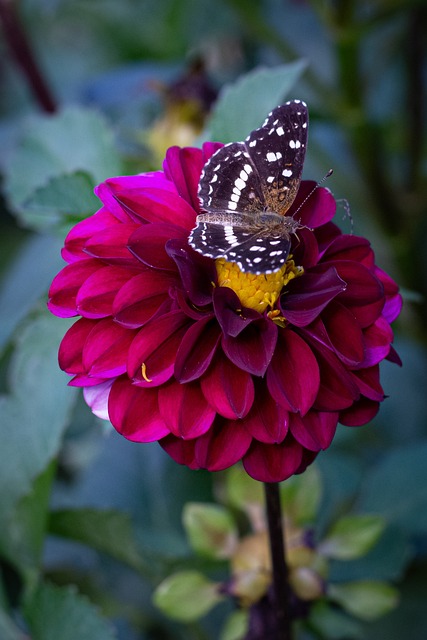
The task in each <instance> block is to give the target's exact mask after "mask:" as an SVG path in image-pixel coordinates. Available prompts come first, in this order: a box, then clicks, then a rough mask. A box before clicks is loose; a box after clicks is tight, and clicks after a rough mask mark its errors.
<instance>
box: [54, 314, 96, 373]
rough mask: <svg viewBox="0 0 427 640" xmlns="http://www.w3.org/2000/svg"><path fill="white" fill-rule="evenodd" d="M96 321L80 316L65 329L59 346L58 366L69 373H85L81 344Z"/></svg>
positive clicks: (82, 344)
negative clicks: (65, 331)
mask: <svg viewBox="0 0 427 640" xmlns="http://www.w3.org/2000/svg"><path fill="white" fill-rule="evenodd" d="M96 325H97V322H95V321H94V320H87V319H86V318H80V320H77V322H75V323H74V324H73V325H72V326H71V327H70V328H69V329H68V331H67V333H66V334H65V336H64V337H63V338H62V342H61V345H60V347H59V353H58V360H59V366H60V367H61V369H62V370H63V371H66V372H67V373H70V374H77V373H85V372H86V371H85V368H84V366H83V361H82V352H83V346H84V344H85V342H86V338H87V337H88V335H89V334H90V332H91V331H92V329H93V328H94V327H96Z"/></svg>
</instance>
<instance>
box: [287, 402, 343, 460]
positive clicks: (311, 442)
mask: <svg viewBox="0 0 427 640" xmlns="http://www.w3.org/2000/svg"><path fill="white" fill-rule="evenodd" d="M337 423H338V413H335V412H323V411H309V412H308V413H307V414H306V415H305V416H304V417H302V416H300V415H299V414H298V413H291V414H289V429H290V431H291V433H292V435H293V436H294V438H295V440H296V441H297V442H299V443H300V444H301V445H302V446H303V447H305V448H306V449H309V450H310V451H321V450H322V449H327V448H328V447H329V445H330V444H331V442H332V440H333V438H334V435H335V431H336V429H337Z"/></svg>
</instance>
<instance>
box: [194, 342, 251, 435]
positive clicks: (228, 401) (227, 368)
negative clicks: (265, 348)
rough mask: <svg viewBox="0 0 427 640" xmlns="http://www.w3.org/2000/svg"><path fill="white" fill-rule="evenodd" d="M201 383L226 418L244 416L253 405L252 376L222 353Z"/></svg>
mask: <svg viewBox="0 0 427 640" xmlns="http://www.w3.org/2000/svg"><path fill="white" fill-rule="evenodd" d="M201 385H202V391H203V393H204V396H205V398H206V399H207V400H208V402H209V403H210V404H211V406H212V407H214V409H215V411H217V413H219V414H220V415H221V416H223V417H224V418H230V420H235V419H236V418H243V417H245V416H246V414H247V413H248V411H249V410H250V408H251V406H252V403H253V400H254V384H253V381H252V377H251V376H250V375H249V373H247V372H246V371H242V369H239V368H238V367H236V366H235V365H234V364H233V363H232V362H230V361H229V360H228V359H227V358H225V357H224V356H223V355H221V354H218V357H217V358H216V359H215V361H214V363H213V364H212V366H211V367H210V368H209V370H208V372H207V373H206V374H205V375H204V376H203V378H202V380H201ZM245 425H246V421H245Z"/></svg>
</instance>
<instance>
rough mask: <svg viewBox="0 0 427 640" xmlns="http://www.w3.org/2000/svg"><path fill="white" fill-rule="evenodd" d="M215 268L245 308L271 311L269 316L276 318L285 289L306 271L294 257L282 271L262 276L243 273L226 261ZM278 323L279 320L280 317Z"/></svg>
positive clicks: (235, 265) (222, 261) (219, 262)
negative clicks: (279, 298)
mask: <svg viewBox="0 0 427 640" xmlns="http://www.w3.org/2000/svg"><path fill="white" fill-rule="evenodd" d="M215 265H216V271H217V274H218V285H219V286H220V287H229V288H230V289H233V291H234V292H235V293H236V294H237V295H238V297H239V300H240V302H241V303H242V305H243V306H244V307H250V308H251V309H255V310H256V311H259V312H260V313H263V312H264V311H265V310H267V309H270V311H269V315H271V317H272V319H274V318H276V316H278V315H279V314H280V312H279V310H278V309H274V306H275V304H276V302H277V299H278V297H279V295H280V292H281V291H282V289H283V287H285V286H286V285H287V284H288V282H289V281H290V280H292V279H293V278H296V277H297V276H300V275H302V274H303V272H304V269H303V267H297V266H296V265H295V262H294V261H293V260H292V256H289V258H288V260H287V261H286V264H284V265H283V267H282V268H281V269H280V270H279V271H275V272H274V273H268V274H267V273H266V274H264V273H263V274H261V275H259V276H256V275H255V274H253V273H243V271H241V270H240V269H239V267H238V266H237V264H236V263H235V262H227V261H226V260H224V258H219V259H218V260H215ZM281 319H282V318H281ZM277 320H279V318H278V317H277Z"/></svg>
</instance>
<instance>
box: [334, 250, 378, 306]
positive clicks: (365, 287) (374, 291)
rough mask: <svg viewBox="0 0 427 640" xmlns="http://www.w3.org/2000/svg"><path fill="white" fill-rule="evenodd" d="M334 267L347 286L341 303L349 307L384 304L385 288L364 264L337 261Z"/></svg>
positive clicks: (341, 295) (340, 296)
mask: <svg viewBox="0 0 427 640" xmlns="http://www.w3.org/2000/svg"><path fill="white" fill-rule="evenodd" d="M333 264H334V266H335V268H336V270H337V272H338V275H339V277H340V278H341V279H342V280H344V282H345V283H346V284H347V286H346V288H345V290H344V291H343V292H342V293H341V294H340V295H339V301H340V302H343V303H344V304H346V305H347V306H351V307H354V306H363V305H368V304H372V303H375V302H378V301H380V302H382V304H384V302H383V300H384V287H383V286H382V284H381V282H380V281H379V280H378V278H377V277H376V276H375V275H374V274H373V273H372V271H370V270H369V269H368V268H367V267H365V266H364V265H363V264H360V263H358V262H353V261H347V260H336V261H334V263H333Z"/></svg>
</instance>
